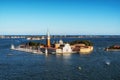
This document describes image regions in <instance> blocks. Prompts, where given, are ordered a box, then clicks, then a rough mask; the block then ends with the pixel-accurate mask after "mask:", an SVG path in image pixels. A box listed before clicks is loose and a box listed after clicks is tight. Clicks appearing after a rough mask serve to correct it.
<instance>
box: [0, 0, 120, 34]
mask: <svg viewBox="0 0 120 80" xmlns="http://www.w3.org/2000/svg"><path fill="white" fill-rule="evenodd" d="M0 28H1V29H0V35H24V34H25V35H41V34H46V31H47V29H49V31H50V33H51V34H57V35H59V34H62V35H67V34H72V35H120V0H0Z"/></svg>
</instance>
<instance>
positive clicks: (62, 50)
mask: <svg viewBox="0 0 120 80" xmlns="http://www.w3.org/2000/svg"><path fill="white" fill-rule="evenodd" d="M56 53H72V48H71V46H70V44H68V43H67V44H65V45H64V46H63V47H61V48H58V49H56Z"/></svg>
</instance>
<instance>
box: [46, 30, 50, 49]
mask: <svg viewBox="0 0 120 80" xmlns="http://www.w3.org/2000/svg"><path fill="white" fill-rule="evenodd" d="M46 43H47V47H50V46H51V44H50V33H49V31H47V41H46Z"/></svg>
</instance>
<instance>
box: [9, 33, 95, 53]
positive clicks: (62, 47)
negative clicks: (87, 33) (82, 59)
mask: <svg viewBox="0 0 120 80" xmlns="http://www.w3.org/2000/svg"><path fill="white" fill-rule="evenodd" d="M11 49H12V50H18V51H25V52H30V53H40V54H41V53H45V54H48V53H52V54H53V53H54V54H66V53H69V54H70V53H81V54H88V53H90V52H92V51H93V43H92V42H90V41H88V40H75V41H71V42H63V40H61V39H60V40H59V41H53V42H51V37H50V34H49V32H47V35H46V42H45V43H38V42H34V41H29V42H27V43H24V44H21V45H19V46H17V47H14V45H12V46H11Z"/></svg>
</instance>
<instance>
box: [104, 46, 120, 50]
mask: <svg viewBox="0 0 120 80" xmlns="http://www.w3.org/2000/svg"><path fill="white" fill-rule="evenodd" d="M105 50H106V51H120V45H112V46H109V47H107V48H105Z"/></svg>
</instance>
